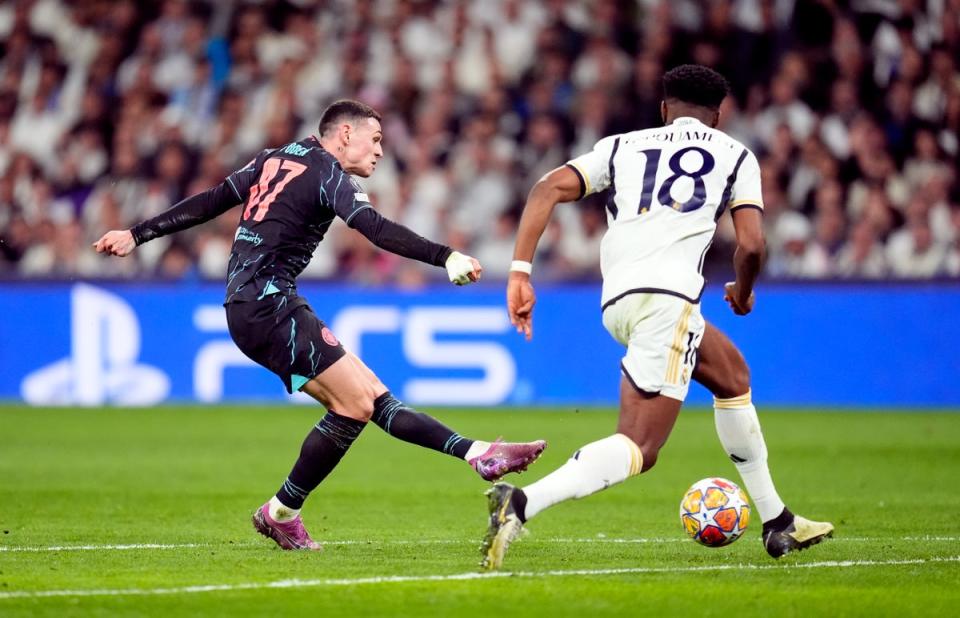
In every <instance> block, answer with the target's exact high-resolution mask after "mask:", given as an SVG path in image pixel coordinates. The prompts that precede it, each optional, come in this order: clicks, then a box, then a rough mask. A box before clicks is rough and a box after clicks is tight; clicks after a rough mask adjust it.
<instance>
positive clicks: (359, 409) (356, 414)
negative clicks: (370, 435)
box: [337, 393, 373, 422]
mask: <svg viewBox="0 0 960 618" xmlns="http://www.w3.org/2000/svg"><path fill="white" fill-rule="evenodd" d="M339 405H340V408H341V409H339V410H337V412H338V413H339V414H342V415H344V416H349V417H350V418H352V419H356V420H358V421H363V422H367V421H369V420H370V417H371V416H373V396H372V395H371V394H370V393H364V394H363V395H361V396H359V397H356V398H354V399H353V400H351V401H342V402H340V404H339Z"/></svg>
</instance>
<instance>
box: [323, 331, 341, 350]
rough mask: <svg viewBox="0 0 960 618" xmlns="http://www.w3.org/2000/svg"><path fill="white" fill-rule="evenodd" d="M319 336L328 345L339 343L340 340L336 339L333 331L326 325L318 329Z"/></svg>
mask: <svg viewBox="0 0 960 618" xmlns="http://www.w3.org/2000/svg"><path fill="white" fill-rule="evenodd" d="M320 336H321V337H323V340H324V341H325V342H326V343H327V345H330V346H338V345H340V342H339V341H337V337H336V335H334V334H333V331H332V330H330V329H329V328H327V327H326V326H324V327H323V330H321V331H320Z"/></svg>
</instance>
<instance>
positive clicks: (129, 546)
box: [0, 536, 960, 553]
mask: <svg viewBox="0 0 960 618" xmlns="http://www.w3.org/2000/svg"><path fill="white" fill-rule="evenodd" d="M890 540H900V541H938V542H958V541H960V537H957V536H904V537H900V538H899V539H890V538H887V537H879V536H873V537H871V536H858V537H856V536H855V537H844V536H841V537H836V538H831V539H830V542H831V543H838V542H839V543H870V542H879V541H884V542H886V541H890ZM474 541H475V539H419V540H417V539H391V540H380V541H365V540H360V539H350V540H341V541H335V540H334V541H322V542H321V544H322V545H327V546H341V545H369V546H383V545H460V544H471V543H473V542H474ZM525 542H527V543H571V544H573V543H582V544H588V543H612V544H628V545H645V544H659V543H689V542H690V540H689V539H687V538H686V537H680V536H678V537H667V538H636V539H622V538H606V537H595V538H581V539H577V538H547V539H538V538H535V537H534V538H529V539H527V540H526V541H525ZM261 544H262V543H259V542H249V543H247V542H244V543H229V544H223V543H170V544H165V543H130V544H125V545H51V546H6V547H5V546H2V545H0V553H3V552H57V551H131V550H140V549H194V548H198V547H215V548H229V547H255V546H257V545H261Z"/></svg>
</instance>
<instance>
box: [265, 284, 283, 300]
mask: <svg viewBox="0 0 960 618" xmlns="http://www.w3.org/2000/svg"><path fill="white" fill-rule="evenodd" d="M279 293H280V288H278V287H277V286H275V285H273V282H270V283H268V284H267V287H266V288H264V290H263V295H262V296H261V298H263V296H270V295H271V294H279Z"/></svg>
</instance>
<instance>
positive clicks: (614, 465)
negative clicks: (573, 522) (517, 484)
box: [523, 433, 643, 519]
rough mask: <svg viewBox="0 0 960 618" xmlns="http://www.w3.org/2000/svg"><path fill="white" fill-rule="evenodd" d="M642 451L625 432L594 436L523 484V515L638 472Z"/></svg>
mask: <svg viewBox="0 0 960 618" xmlns="http://www.w3.org/2000/svg"><path fill="white" fill-rule="evenodd" d="M642 467H643V454H642V453H641V452H640V447H638V446H637V445H636V444H634V442H633V440H631V439H630V438H628V437H627V436H625V435H623V434H621V433H616V434H613V435H612V436H608V437H606V438H604V439H603V440H597V441H596V442H591V443H590V444H588V445H586V446H584V447H583V448H581V449H580V450H579V451H577V452H576V453H574V455H573V457H571V458H570V459H568V460H567V463H565V464H563V465H562V466H560V467H559V468H557V469H556V470H554V471H553V472H551V473H550V474H548V475H547V476H545V477H544V478H542V479H540V480H539V481H537V482H536V483H533V484H531V485H527V486H526V487H524V488H523V493H524V494H525V495H526V496H527V506H526V509H524V515H525V516H526V518H527V519H530V518H532V517H533V516H534V515H536V514H537V513H539V512H540V511H542V510H543V509H545V508H547V507H549V506H553V505H554V504H556V503H558V502H563V501H564V500H569V499H570V498H583V497H585V496H589V495H590V494H595V493H597V492H598V491H600V490H603V489H606V488H607V487H610V486H611V485H616V484H617V483H620V482H622V481H625V480H627V479H628V478H630V477H631V476H634V475H635V474H640V469H641V468H642Z"/></svg>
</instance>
